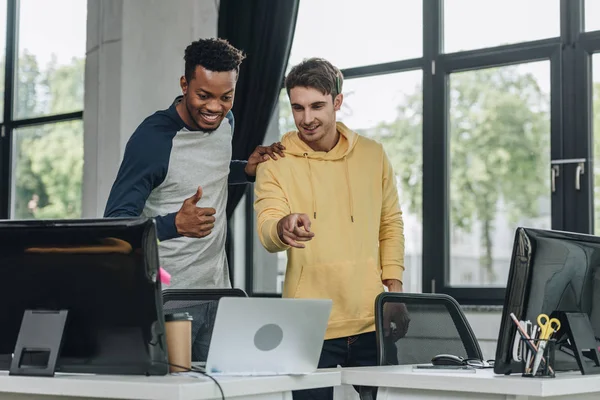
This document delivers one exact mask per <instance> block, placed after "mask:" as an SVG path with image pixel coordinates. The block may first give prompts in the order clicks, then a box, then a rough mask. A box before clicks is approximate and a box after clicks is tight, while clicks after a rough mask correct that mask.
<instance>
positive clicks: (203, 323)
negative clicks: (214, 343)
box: [162, 289, 248, 362]
mask: <svg viewBox="0 0 600 400" xmlns="http://www.w3.org/2000/svg"><path fill="white" fill-rule="evenodd" d="M162 295H163V311H164V313H165V314H170V313H178V312H188V313H190V314H191V315H192V317H193V318H194V322H193V323H192V342H193V343H192V361H195V362H197V361H201V362H204V361H206V358H207V356H208V348H209V346H210V340H211V337H212V331H213V327H214V324H215V318H216V316H217V307H218V304H219V299H220V298H222V297H248V295H247V294H246V292H244V291H243V290H241V289H165V290H163V293H162Z"/></svg>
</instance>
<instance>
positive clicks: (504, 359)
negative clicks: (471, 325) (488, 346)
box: [494, 228, 600, 374]
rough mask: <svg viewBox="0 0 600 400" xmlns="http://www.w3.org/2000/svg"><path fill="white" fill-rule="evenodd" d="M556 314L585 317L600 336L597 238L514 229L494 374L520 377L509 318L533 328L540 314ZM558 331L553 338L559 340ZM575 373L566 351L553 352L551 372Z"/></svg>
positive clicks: (514, 331)
mask: <svg viewBox="0 0 600 400" xmlns="http://www.w3.org/2000/svg"><path fill="white" fill-rule="evenodd" d="M554 311H567V312H569V311H570V312H583V313H586V314H588V316H589V318H590V321H591V324H592V327H593V329H594V331H595V335H596V337H597V338H600V238H599V237H596V236H591V235H583V234H577V233H571V232H560V231H546V230H539V229H528V228H519V229H517V232H516V236H515V242H514V248H513V255H512V261H511V267H510V272H509V278H508V283H507V288H506V297H505V300H504V309H503V313H502V321H501V326H500V332H499V335H498V347H497V349H496V363H495V367H494V370H495V372H496V373H499V374H508V373H521V372H522V371H523V370H522V364H521V363H516V362H514V361H513V360H512V346H513V343H514V338H515V335H516V334H517V332H516V325H515V323H514V322H513V321H512V319H511V318H510V313H511V312H512V313H514V314H515V316H516V317H517V318H518V319H519V320H530V321H531V322H532V323H534V324H536V323H537V322H536V320H537V316H538V315H539V314H541V313H544V314H547V315H550V314H552V312H554ZM560 336H561V332H560V331H559V332H558V336H557V338H558V339H560ZM576 369H578V366H577V362H576V360H575V358H574V357H573V356H572V355H571V354H570V353H569V351H566V349H565V351H561V350H557V352H556V360H555V370H557V371H561V370H563V371H564V370H576Z"/></svg>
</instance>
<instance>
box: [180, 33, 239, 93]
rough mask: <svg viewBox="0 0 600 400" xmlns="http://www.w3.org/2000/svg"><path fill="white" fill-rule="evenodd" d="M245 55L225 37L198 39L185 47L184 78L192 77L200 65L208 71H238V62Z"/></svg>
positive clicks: (190, 78) (188, 79)
mask: <svg viewBox="0 0 600 400" xmlns="http://www.w3.org/2000/svg"><path fill="white" fill-rule="evenodd" d="M244 58H246V55H245V54H244V53H243V52H242V51H241V50H238V49H236V48H235V47H233V46H232V45H231V44H229V42H228V41H227V40H225V39H219V38H216V39H214V38H211V39H200V40H196V41H195V42H192V43H191V44H190V45H189V46H188V47H186V49H185V55H184V56H183V59H184V60H185V79H186V80H187V81H188V82H189V81H190V80H192V79H193V78H194V72H195V71H196V67H197V66H198V65H201V66H202V67H204V68H206V69H207V70H209V71H214V72H225V71H233V70H236V72H239V71H240V64H241V63H242V61H243V60H244Z"/></svg>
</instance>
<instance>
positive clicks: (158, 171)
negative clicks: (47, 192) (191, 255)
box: [104, 126, 180, 240]
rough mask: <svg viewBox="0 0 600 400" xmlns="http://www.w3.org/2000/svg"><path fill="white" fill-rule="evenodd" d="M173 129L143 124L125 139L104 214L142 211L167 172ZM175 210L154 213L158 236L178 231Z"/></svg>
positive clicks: (113, 215)
mask: <svg viewBox="0 0 600 400" xmlns="http://www.w3.org/2000/svg"><path fill="white" fill-rule="evenodd" d="M175 133H176V132H173V133H172V134H170V133H163V132H148V131H147V130H146V131H144V129H142V126H141V127H140V129H138V130H137V131H136V132H135V133H134V134H133V135H132V137H131V138H130V139H129V141H128V142H127V146H126V147H125V154H124V156H123V161H122V163H121V166H120V167H119V172H118V173H117V178H116V179H115V182H114V184H113V186H112V189H111V191H110V195H109V197H108V201H107V203H106V209H105V211H104V217H106V218H118V217H138V216H140V215H142V211H143V210H144V206H145V204H146V200H147V199H148V197H149V196H150V193H152V190H154V188H156V187H157V186H159V185H160V184H161V183H162V182H163V181H164V179H165V177H166V175H167V170H168V168H169V157H170V155H171V148H172V147H173V137H174V136H175ZM176 215H177V213H176V212H174V213H170V214H166V215H163V216H157V217H155V220H156V228H157V234H158V239H159V240H168V239H173V238H175V237H179V236H180V235H179V234H178V233H177V228H176V227H175V216H176Z"/></svg>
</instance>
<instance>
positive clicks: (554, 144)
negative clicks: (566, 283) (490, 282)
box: [245, 0, 600, 305]
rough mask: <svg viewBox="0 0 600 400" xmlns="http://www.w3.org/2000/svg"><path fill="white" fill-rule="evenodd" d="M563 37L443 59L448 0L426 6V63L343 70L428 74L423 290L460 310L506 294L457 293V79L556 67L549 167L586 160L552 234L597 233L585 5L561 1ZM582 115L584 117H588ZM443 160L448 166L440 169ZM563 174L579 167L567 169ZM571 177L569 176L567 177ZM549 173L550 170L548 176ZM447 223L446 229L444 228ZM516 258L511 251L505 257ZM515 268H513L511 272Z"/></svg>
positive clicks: (563, 186) (557, 197) (560, 185)
mask: <svg viewBox="0 0 600 400" xmlns="http://www.w3.org/2000/svg"><path fill="white" fill-rule="evenodd" d="M559 12H560V36H557V37H553V38H548V39H543V40H535V41H528V42H520V43H514V44H509V45H502V46H496V47H490V48H483V49H476V50H468V51H460V52H454V53H444V51H443V32H444V30H443V0H423V56H422V57H421V58H415V59H409V60H400V61H394V62H388V63H384V64H377V65H368V66H359V67H353V68H349V69H345V70H342V72H343V73H344V78H345V79H352V78H358V77H365V76H376V75H382V74H386V73H391V72H402V71H409V70H415V69H422V74H423V115H422V123H423V132H422V133H423V153H422V156H423V194H422V196H423V199H422V201H423V210H422V212H423V220H422V225H423V236H422V288H421V289H422V291H423V293H432V292H437V293H446V294H449V295H451V296H452V297H454V298H455V299H456V300H457V301H458V302H459V303H461V304H469V305H502V304H503V302H504V295H505V291H506V290H505V288H498V287H482V286H480V287H452V286H450V285H448V284H446V282H447V280H448V278H449V272H450V268H451V266H450V224H451V221H450V202H449V200H450V198H449V183H450V174H449V168H450V165H449V132H448V114H449V104H448V99H447V96H448V76H449V74H451V73H453V72H459V71H467V70H475V69H478V68H490V67H498V66H505V65H513V64H520V63H527V62H534V61H543V60H546V61H549V63H550V68H551V71H550V87H551V98H550V118H551V120H550V129H551V132H550V136H551V154H550V157H551V160H561V159H567V158H585V159H586V162H587V163H588V165H587V166H586V173H585V174H584V176H583V177H582V186H581V190H580V191H578V192H577V191H575V190H572V189H573V187H574V186H573V185H574V180H575V177H574V173H572V171H571V169H566V170H563V172H562V176H561V178H562V179H558V180H557V182H556V191H555V192H554V193H551V196H552V197H551V214H552V229H554V230H569V231H573V232H580V233H592V232H593V229H594V227H593V218H594V215H593V173H591V172H590V173H587V171H593V168H591V166H590V165H591V161H592V148H593V138H592V128H591V118H590V116H591V113H592V104H591V101H592V99H591V95H592V94H591V90H590V88H591V70H590V65H591V64H590V63H591V57H592V55H593V54H594V53H599V52H600V31H591V32H585V31H584V22H583V21H584V0H561V1H560V11H559ZM582 113H583V115H584V117H583V118H582ZM440 160H441V161H442V163H441V164H442V165H443V167H442V168H440V167H439V165H440ZM565 168H573V171H574V168H575V166H568V167H565ZM565 172H566V173H565ZM548 173H550V171H548ZM253 201H254V190H253V185H249V187H248V190H247V191H246V195H245V216H246V242H245V246H246V247H245V249H246V269H245V283H246V291H247V292H248V293H249V294H250V295H254V296H266V297H278V296H279V295H277V294H274V293H257V292H254V290H253V288H254V285H253V283H254V281H253V273H254V263H253V254H254V253H253V252H254V247H253V246H254V244H255V239H254V235H255V234H256V233H255V227H254V221H255V216H254V210H253V206H252V205H253ZM440 221H442V223H440ZM507 251H510V250H507ZM508 267H509V266H508V265H507V268H508Z"/></svg>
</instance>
